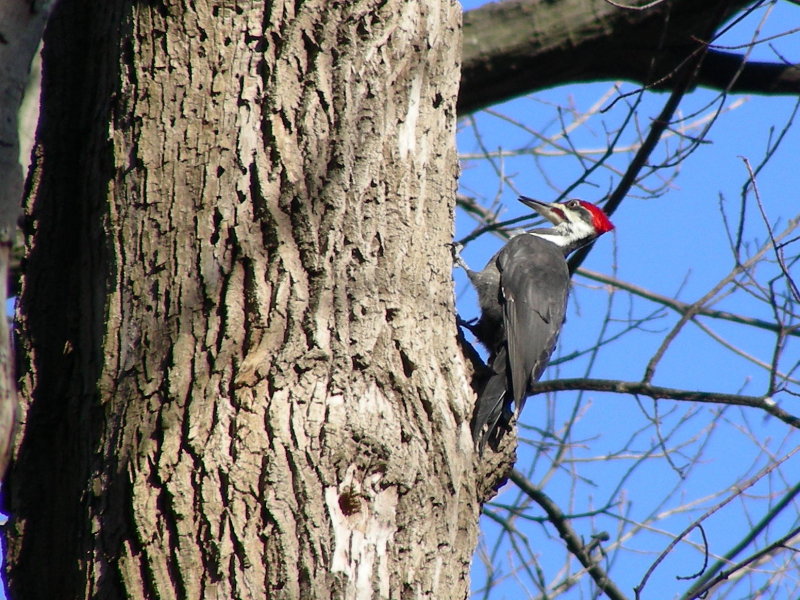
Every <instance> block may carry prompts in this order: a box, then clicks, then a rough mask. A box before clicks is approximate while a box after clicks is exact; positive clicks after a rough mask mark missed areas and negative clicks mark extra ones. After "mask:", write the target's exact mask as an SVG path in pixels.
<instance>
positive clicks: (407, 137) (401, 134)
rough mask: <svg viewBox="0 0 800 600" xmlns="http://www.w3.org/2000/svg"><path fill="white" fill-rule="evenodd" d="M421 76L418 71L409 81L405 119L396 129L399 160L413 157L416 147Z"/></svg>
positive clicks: (421, 72) (421, 73) (420, 72)
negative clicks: (410, 155)
mask: <svg viewBox="0 0 800 600" xmlns="http://www.w3.org/2000/svg"><path fill="white" fill-rule="evenodd" d="M423 75H424V73H423V71H422V70H420V71H418V72H417V74H416V75H415V76H414V79H413V80H412V81H411V86H410V87H409V93H408V110H406V118H405V119H404V120H403V122H402V123H400V125H399V126H398V128H397V146H398V149H399V151H400V159H401V160H406V159H407V158H408V155H409V154H412V155H413V154H414V151H415V150H416V147H417V120H418V119H419V106H420V97H421V95H422V78H423Z"/></svg>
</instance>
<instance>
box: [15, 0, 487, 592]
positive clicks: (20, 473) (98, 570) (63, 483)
mask: <svg viewBox="0 0 800 600" xmlns="http://www.w3.org/2000/svg"><path fill="white" fill-rule="evenodd" d="M459 22H460V9H459V7H458V5H457V3H455V2H451V1H448V0H441V1H427V0H426V1H424V2H423V1H419V2H415V1H404V0H389V1H378V0H368V1H364V2H329V1H327V0H309V1H306V2H302V3H301V2H297V3H296V4H295V3H292V2H274V3H270V2H267V3H263V2H250V3H216V2H207V1H203V0H201V1H198V2H192V3H189V4H185V3H181V2H178V1H177V0H165V1H163V2H156V3H151V2H136V3H133V4H131V3H128V2H123V1H120V0H114V1H108V2H104V3H100V4H98V3H94V2H88V1H87V0H63V1H62V2H61V3H60V4H59V6H58V14H57V15H54V17H53V18H52V20H51V23H50V26H49V28H48V33H47V37H46V41H45V55H44V61H45V81H44V105H43V110H44V119H45V121H44V122H45V127H44V129H43V132H42V137H41V138H40V147H39V152H38V154H39V157H40V158H39V160H38V164H37V165H36V176H35V185H34V189H33V191H32V195H31V200H30V202H29V204H28V206H27V216H28V220H29V221H28V222H29V225H30V228H29V238H28V240H29V254H28V259H27V267H26V273H25V280H24V291H23V296H22V311H21V317H20V323H21V328H22V331H23V336H24V347H23V361H24V365H25V367H26V369H25V373H26V375H25V377H24V379H23V385H22V393H23V396H24V398H25V415H24V417H25V418H24V421H25V427H24V430H23V432H22V436H21V437H20V439H19V442H18V445H17V449H16V456H15V462H14V464H13V469H12V470H11V473H10V475H9V477H8V478H7V482H6V486H7V487H6V489H7V494H8V496H7V499H6V501H7V505H8V506H7V510H9V511H10V512H11V515H12V516H11V523H10V527H9V530H8V533H7V540H8V547H9V551H8V567H7V568H8V577H9V585H10V591H11V595H12V597H14V598H26V599H30V598H48V599H52V598H79V597H85V598H89V597H92V598H123V597H124V598H181V599H193V598H198V599H199V598H264V597H267V598H303V599H313V598H334V597H335V598H342V597H346V598H373V597H386V598H389V597H391V598H400V597H402V598H417V597H430V598H464V597H465V596H466V595H467V593H468V570H469V563H470V558H471V555H472V552H473V549H474V545H475V541H476V534H477V516H478V510H479V502H478V498H477V496H478V491H477V489H476V479H477V475H476V473H475V471H474V465H473V458H474V453H473V449H472V442H471V439H470V435H469V428H468V422H469V417H470V413H471V409H472V401H473V398H474V396H473V395H472V394H471V392H470V390H469V386H468V373H466V372H465V365H464V361H463V359H462V357H461V354H460V350H459V348H458V345H457V342H456V336H455V327H454V320H453V293H452V283H451V259H450V251H449V249H448V248H447V246H446V243H447V242H449V241H450V239H451V228H452V217H453V205H454V189H455V178H456V155H455V149H454V128H455V99H456V93H457V83H458V78H459V64H458V61H459V58H458V57H459V51H460V44H459Z"/></svg>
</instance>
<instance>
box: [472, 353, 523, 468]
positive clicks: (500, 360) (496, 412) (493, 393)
mask: <svg viewBox="0 0 800 600" xmlns="http://www.w3.org/2000/svg"><path fill="white" fill-rule="evenodd" d="M506 362H507V361H506V351H505V348H503V349H501V350H500V352H498V353H497V356H495V358H494V360H493V361H492V371H494V373H493V374H492V375H491V377H489V380H488V381H487V382H486V385H485V386H484V388H483V390H482V391H481V393H480V396H479V397H478V403H477V404H476V405H475V413H474V416H473V418H472V439H473V441H474V442H475V444H476V445H477V447H478V453H479V454H480V455H483V449H484V447H485V446H486V443H487V442H488V443H489V447H490V448H492V450H497V448H498V446H499V444H500V440H502V439H503V436H504V435H505V433H506V432H507V431H511V420H512V418H513V415H514V411H513V410H512V409H511V402H512V399H511V398H510V397H508V395H507V393H506V390H507V389H508V387H509V382H508V375H507V371H506Z"/></svg>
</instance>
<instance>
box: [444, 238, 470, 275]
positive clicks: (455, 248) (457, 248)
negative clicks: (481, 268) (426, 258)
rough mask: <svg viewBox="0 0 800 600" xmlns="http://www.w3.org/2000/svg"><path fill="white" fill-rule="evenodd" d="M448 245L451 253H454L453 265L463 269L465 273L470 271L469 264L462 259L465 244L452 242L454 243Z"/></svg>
mask: <svg viewBox="0 0 800 600" xmlns="http://www.w3.org/2000/svg"><path fill="white" fill-rule="evenodd" d="M447 245H448V246H450V251H451V252H452V253H453V263H454V264H455V265H456V266H457V267H461V268H462V269H464V270H465V271H469V267H468V266H467V263H465V262H464V259H463V258H461V251H462V250H463V249H464V245H463V244H459V243H458V242H452V243H450V244H447Z"/></svg>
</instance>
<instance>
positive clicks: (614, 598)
mask: <svg viewBox="0 0 800 600" xmlns="http://www.w3.org/2000/svg"><path fill="white" fill-rule="evenodd" d="M509 479H511V481H513V482H514V483H515V484H516V485H517V487H519V489H521V490H522V491H523V492H525V493H526V494H527V495H528V496H529V497H530V498H531V500H533V501H534V502H536V503H537V504H538V505H539V506H541V507H542V509H543V510H544V511H545V513H547V517H548V520H549V521H550V522H551V523H552V524H553V526H554V527H555V528H556V530H557V531H558V535H560V536H561V539H562V540H564V542H565V543H566V544H567V549H568V550H569V551H570V552H571V553H572V554H573V555H574V556H575V558H577V559H578V560H579V561H580V563H581V564H582V565H583V566H584V568H585V569H586V570H587V571H588V572H589V575H591V577H592V579H593V580H594V582H595V583H596V584H597V587H599V588H600V589H601V590H603V592H604V593H605V594H606V595H607V596H608V597H609V598H611V600H627V597H626V596H625V594H623V593H622V591H621V590H620V589H619V588H618V587H617V586H616V585H615V584H614V582H613V581H611V579H609V577H608V574H607V573H606V572H605V571H604V570H603V569H602V568H601V567H600V565H598V564H597V561H596V560H595V559H594V558H592V556H591V553H590V551H589V549H588V547H587V546H586V545H585V544H584V543H583V541H582V540H581V538H580V536H578V534H577V533H575V530H574V529H573V528H572V526H571V525H570V524H569V521H568V520H567V519H566V518H565V516H564V513H563V512H561V509H560V508H559V507H558V505H557V504H556V503H555V502H553V500H551V499H550V497H549V496H548V495H547V494H545V493H544V492H543V491H542V490H540V489H539V488H537V487H536V486H534V485H533V484H532V483H531V482H530V481H528V479H527V478H526V477H525V476H524V475H523V474H522V473H520V472H519V471H517V470H516V469H514V470H513V471H512V472H511V475H510V476H509Z"/></svg>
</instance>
